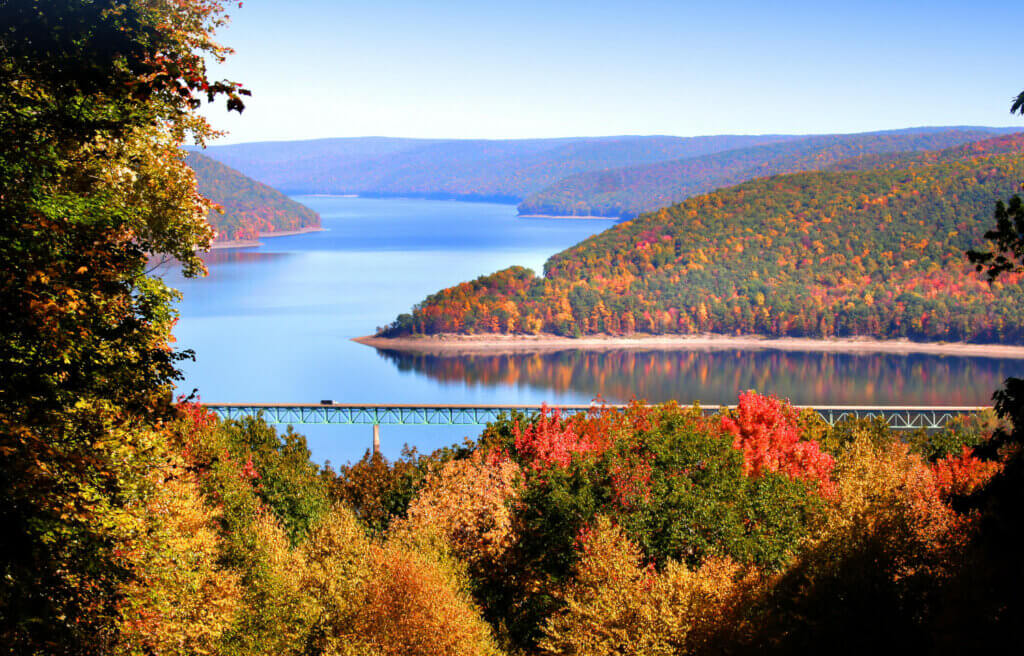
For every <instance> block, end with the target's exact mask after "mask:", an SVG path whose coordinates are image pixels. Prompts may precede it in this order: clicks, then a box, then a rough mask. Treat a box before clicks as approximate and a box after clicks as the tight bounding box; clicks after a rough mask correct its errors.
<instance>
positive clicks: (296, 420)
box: [204, 402, 988, 430]
mask: <svg viewBox="0 0 1024 656" xmlns="http://www.w3.org/2000/svg"><path fill="white" fill-rule="evenodd" d="M204 405H205V406H206V407H207V408H209V409H210V410H212V411H213V412H214V413H216V414H217V416H218V417H220V418H222V419H239V418H241V417H246V416H255V415H258V414H262V416H263V418H264V419H265V420H266V421H267V422H268V423H271V424H293V425H306V424H343V425H346V424H347V425H353V424H363V425H372V426H380V425H382V424H396V425H398V424H402V425H423V426H453V425H456V426H482V425H484V424H487V423H490V422H492V421H496V420H497V419H498V418H499V417H500V416H501V415H502V414H506V413H510V412H513V411H520V412H524V413H527V414H533V413H537V412H540V410H541V407H542V406H539V405H430V404H393V403H392V404H377V403H333V402H329V403H328V402H325V403H206V404H204ZM546 407H547V408H549V409H552V410H555V409H557V410H559V411H560V412H561V413H562V414H563V415H564V414H576V413H581V412H587V411H589V410H592V409H597V408H601V407H605V408H624V407H627V406H625V405H604V406H599V405H594V404H588V405H549V406H546ZM735 407H736V406H734V405H725V406H714V405H701V406H700V409H701V411H702V412H703V413H704V414H705V415H711V414H715V413H718V412H720V411H721V410H723V409H731V408H735ZM794 407H795V408H798V409H804V408H809V409H811V410H813V411H814V412H816V413H817V414H818V416H819V417H821V418H822V420H824V421H825V422H826V423H828V424H829V425H830V426H834V425H835V424H836V423H837V422H840V421H843V420H844V419H858V418H876V417H877V418H881V419H882V420H884V421H885V422H886V423H887V424H888V425H889V427H890V428H894V429H897V430H913V429H918V428H925V429H931V430H936V429H940V428H942V427H943V426H945V425H946V423H947V422H949V421H950V420H951V419H953V418H954V417H959V416H962V415H967V414H973V413H976V412H980V411H982V410H986V409H988V408H987V407H986V406H870V405H832V406H829V405H823V406H794Z"/></svg>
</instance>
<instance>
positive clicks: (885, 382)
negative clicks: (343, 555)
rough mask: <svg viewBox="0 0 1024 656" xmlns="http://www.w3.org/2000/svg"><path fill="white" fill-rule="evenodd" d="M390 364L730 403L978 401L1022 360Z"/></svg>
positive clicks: (509, 381)
mask: <svg viewBox="0 0 1024 656" xmlns="http://www.w3.org/2000/svg"><path fill="white" fill-rule="evenodd" d="M378 353H379V355H381V356H382V357H383V358H385V359H387V360H389V361H391V362H392V363H393V364H394V365H395V366H396V367H397V368H398V370H399V371H403V372H416V373H419V374H422V375H424V376H427V377H428V378H430V379H432V380H435V381H439V382H446V383H453V382H464V383H466V384H468V385H473V386H477V385H482V386H488V387H493V386H517V387H521V386H527V387H530V388H534V389H539V390H554V391H558V392H577V393H582V394H586V395H587V396H591V397H593V396H597V395H601V396H603V397H604V398H605V399H606V400H608V401H627V400H629V399H632V398H638V399H645V400H648V401H666V400H669V399H677V400H679V401H681V402H691V401H695V400H700V401H702V402H705V403H716V404H717V403H732V402H734V401H735V399H736V395H737V393H738V392H739V391H741V390H746V389H756V390H759V391H762V392H767V393H771V394H776V395H778V396H781V397H784V398H788V399H790V400H792V401H793V402H794V403H798V404H808V405H813V404H816V405H825V404H827V405H857V404H883V405H884V404H904V405H987V404H989V403H990V400H991V395H992V391H993V390H995V389H996V388H997V387H999V385H1001V384H1002V381H1003V380H1004V379H1005V378H1007V377H1008V376H1022V375H1024V361H1020V360H1000V359H992V358H967V357H953V356H939V355H927V354H911V355H897V354H888V353H886V354H850V353H820V352H796V351H772V350H763V351H742V350H716V351H634V350H619V351H605V352H595V351H579V350H565V351H557V352H547V353H513V354H500V355H481V354H469V355H465V354H460V355H434V354H418V353H417V354H414V353H406V352H401V351H393V350H384V349H381V350H378Z"/></svg>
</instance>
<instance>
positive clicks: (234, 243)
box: [210, 227, 324, 251]
mask: <svg viewBox="0 0 1024 656" xmlns="http://www.w3.org/2000/svg"><path fill="white" fill-rule="evenodd" d="M323 230H324V229H323V228H321V227H309V228H300V229H299V230H281V231H279V232H261V233H259V237H260V239H271V238H273V237H293V236H295V235H305V234H308V233H310V232H323ZM262 245H263V242H261V241H259V240H256V239H227V240H224V241H215V242H213V245H211V246H210V250H211V251H216V250H220V249H222V248H255V247H256V246H262Z"/></svg>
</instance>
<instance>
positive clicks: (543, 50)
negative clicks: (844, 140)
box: [208, 0, 1024, 143]
mask: <svg viewBox="0 0 1024 656" xmlns="http://www.w3.org/2000/svg"><path fill="white" fill-rule="evenodd" d="M231 16H232V24H231V26H230V27H229V28H228V29H226V30H224V31H223V32H221V34H220V41H222V42H223V43H225V44H226V45H229V46H231V47H233V48H235V50H236V54H235V56H234V57H233V58H232V59H231V60H230V61H229V62H228V63H227V64H225V65H224V66H221V67H217V68H216V69H215V70H214V73H215V74H216V75H217V76H218V77H228V78H231V79H235V80H238V81H240V82H243V83H245V84H246V85H247V86H248V87H249V88H251V89H252V91H253V97H252V98H251V99H250V100H249V101H248V103H247V104H248V107H247V109H246V111H245V113H244V115H243V116H241V117H239V118H235V117H228V116H226V115H225V114H224V112H223V111H221V110H219V109H211V110H209V112H208V115H209V116H210V118H211V120H212V121H213V123H214V125H215V126H216V127H219V128H221V129H227V130H229V131H230V133H231V134H230V136H229V137H228V138H227V139H225V140H222V141H221V142H220V143H233V142H242V141H263V140H279V139H311V138H319V137H352V136H371V135H372V136H400V137H445V138H520V137H562V136H596V135H612V134H671V135H680V136H693V135H707V134H762V133H825V132H861V131H866V130H878V129H888V128H902V127H910V126H923V125H993V126H1005V125H1016V124H1020V125H1022V128H1024V120H1022V119H1021V118H1020V117H1012V116H1010V114H1009V106H1010V99H1011V97H1013V96H1015V95H1016V94H1017V93H1019V92H1020V91H1021V90H1022V89H1024V66H1022V65H1021V64H1022V62H1024V55H1022V54H1021V47H1020V46H1021V43H1020V39H1019V27H1020V25H1021V24H1022V22H1024V21H1022V19H1024V3H1022V2H1020V0H1001V1H998V2H995V1H987V0H972V1H970V2H966V1H961V2H946V1H944V0H934V1H931V2H899V1H898V0H894V1H889V2H873V1H868V2H863V1H858V0H848V1H846V2H831V1H828V0H819V1H811V2H806V1H803V0H798V1H793V2H772V1H769V0H762V1H761V2H731V1H729V0H720V1H718V2H686V1H685V0H668V1H660V0H651V1H649V0H632V1H629V2H603V1H600V0H590V1H577V0H545V1H541V2H534V1H533V0H520V1H516V2H504V1H488V0H476V1H473V2H462V1H447V0H426V1H423V0H420V1H419V2H404V1H392V0H367V1H361V2H352V1H348V0H343V1H331V0H246V1H245V3H244V6H243V7H241V8H234V7H232V9H231Z"/></svg>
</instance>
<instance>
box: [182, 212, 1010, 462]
mask: <svg viewBox="0 0 1024 656" xmlns="http://www.w3.org/2000/svg"><path fill="white" fill-rule="evenodd" d="M295 199H296V200H298V201H299V202H301V203H303V204H305V205H307V206H309V207H311V208H313V209H314V210H316V211H317V212H319V213H320V216H321V218H322V221H323V226H324V228H325V230H324V231H322V232H316V233H309V234H304V235H296V236H291V237H277V238H273V239H265V240H264V245H263V246H260V247H257V248H248V249H230V250H219V251H214V252H212V253H211V254H209V255H208V256H207V265H208V267H209V270H210V275H209V276H208V277H206V278H202V279H192V280H186V279H183V278H181V277H180V276H178V275H176V274H175V273H173V272H172V273H168V274H166V278H167V280H168V282H169V283H170V284H172V286H174V287H177V288H178V289H180V290H181V291H182V292H183V294H184V298H183V300H182V302H181V303H180V304H179V311H180V314H181V318H180V321H179V323H178V325H177V327H176V329H175V336H176V338H177V340H178V343H177V345H178V346H179V347H181V348H189V349H193V350H194V351H195V352H196V360H195V362H189V363H186V365H185V367H184V371H185V375H186V379H185V381H184V382H183V383H182V384H181V385H180V386H179V389H180V390H181V391H184V392H188V391H191V390H192V389H193V388H197V389H198V391H199V394H200V396H201V398H202V400H204V401H210V402H213V401H217V402H245V401H247V402H289V403H310V402H318V401H320V400H321V399H333V400H335V401H338V402H346V403H481V404H487V403H501V404H507V403H513V404H514V403H523V404H528V403H541V402H544V401H546V402H548V403H585V402H589V401H590V400H591V399H593V398H594V397H596V396H599V395H600V396H602V397H603V398H604V399H606V400H607V401H609V402H619V401H628V400H630V399H631V398H638V399H647V400H651V401H664V400H667V399H677V400H679V401H680V402H682V403H690V402H692V401H697V400H699V401H702V402H704V403H709V404H722V403H732V402H734V401H735V398H736V394H737V393H738V392H739V391H740V390H744V389H750V388H755V389H758V390H759V391H763V392H769V393H775V394H778V395H780V396H783V397H786V398H790V399H791V400H792V401H793V402H794V403H816V404H824V403H832V404H860V403H864V404H867V403H871V404H875V403H880V404H886V403H907V404H958V405H959V404H970V405H975V404H985V403H988V401H989V398H990V396H991V393H992V390H993V389H995V388H996V387H998V385H999V384H1000V382H1001V381H1002V380H1003V379H1004V378H1006V377H1007V376H1010V375H1017V376H1024V361H1021V360H1001V359H990V358H960V357H951V356H932V355H908V356H897V355H891V354H889V355H878V354H870V355H861V354H829V353H800V352H795V353H792V352H781V351H750V352H746V351H737V350H729V351H714V352H705V351H700V352H689V353H680V352H671V351H667V352H659V351H649V352H639V353H637V352H615V351H613V352H608V353H584V352H579V351H563V352H557V353H545V354H542V355H529V354H527V355H501V356H486V355H479V354H478V355H468V356H467V355H463V356H451V357H438V356H412V355H405V354H401V353H396V352H391V351H381V352H378V351H376V350H375V349H372V348H369V347H366V346H362V345H359V344H356V343H354V342H352V341H350V340H351V338H352V337H357V336H360V335H367V334H370V333H372V332H374V330H375V328H376V327H377V326H378V325H382V324H386V323H388V322H390V321H391V320H392V319H393V318H394V317H395V316H396V315H397V314H399V313H400V312H406V311H408V310H409V308H410V307H411V306H412V305H413V304H414V303H417V302H419V301H421V300H423V298H424V297H426V296H427V295H428V294H430V293H432V292H435V291H437V290H439V289H441V288H443V287H446V286H451V285H453V284H456V283H459V282H462V281H464V280H471V279H473V278H475V277H477V276H479V275H482V274H487V273H492V272H494V271H497V270H499V269H502V268H504V267H507V266H510V265H513V264H520V265H523V266H528V267H530V268H533V269H534V270H537V271H539V270H541V268H542V266H543V262H544V260H545V259H547V257H549V256H550V255H552V254H553V253H555V252H557V251H559V250H562V249H563V248H566V247H567V246H570V245H572V244H574V243H576V242H578V241H580V240H582V239H585V238H586V237H588V236H590V235H591V234H595V233H597V232H600V231H601V230H604V229H605V228H607V227H609V226H611V225H612V223H613V222H612V221H610V220H609V221H603V220H578V219H577V220H574V219H526V218H521V217H517V216H516V210H515V207H514V206H511V205H498V204H488V203H461V202H454V201H452V202H448V201H428V200H416V199H364V198H345V197H335V196H298V197H296V198H295ZM297 430H299V431H300V432H303V433H305V434H306V435H307V437H308V438H309V443H310V448H311V450H312V452H313V459H314V460H316V461H318V462H323V461H325V460H330V461H332V462H334V463H341V462H345V461H349V460H353V459H357V458H359V457H360V456H361V455H362V454H363V452H364V450H365V449H366V447H367V446H368V444H369V440H370V427H368V426H303V427H297ZM477 432H478V430H477V429H474V428H473V427H428V428H421V427H411V426H383V427H382V446H383V451H384V453H385V455H386V456H388V457H392V458H393V457H396V456H397V455H398V453H399V451H400V449H401V447H402V445H403V444H404V443H406V442H408V443H410V444H413V445H416V446H417V447H419V449H420V450H421V451H429V450H431V449H433V448H436V447H438V446H441V445H445V444H450V443H452V442H455V441H460V440H461V439H462V438H463V437H464V436H471V435H475V434H476V433H477Z"/></svg>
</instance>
